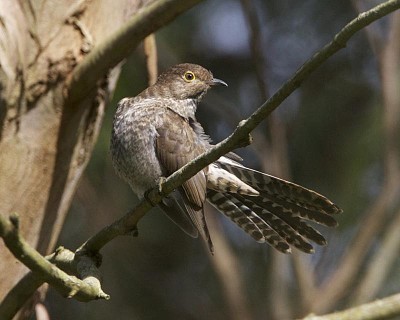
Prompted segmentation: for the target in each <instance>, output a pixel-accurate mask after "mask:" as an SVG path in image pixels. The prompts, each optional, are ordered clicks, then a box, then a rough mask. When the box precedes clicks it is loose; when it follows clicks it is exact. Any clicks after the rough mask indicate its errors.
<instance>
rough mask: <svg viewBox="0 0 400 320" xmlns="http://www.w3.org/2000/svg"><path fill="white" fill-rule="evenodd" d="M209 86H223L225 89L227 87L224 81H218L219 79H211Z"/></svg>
mask: <svg viewBox="0 0 400 320" xmlns="http://www.w3.org/2000/svg"><path fill="white" fill-rule="evenodd" d="M211 85H212V86H217V85H218V86H220V85H221V86H225V87H227V86H228V85H227V84H226V82H225V81H222V80H220V79H217V78H213V79H212V80H211Z"/></svg>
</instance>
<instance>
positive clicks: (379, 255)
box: [354, 13, 400, 303]
mask: <svg viewBox="0 0 400 320" xmlns="http://www.w3.org/2000/svg"><path fill="white" fill-rule="evenodd" d="M367 32H368V33H369V30H368V31H367ZM380 52H381V53H382V54H381V55H379V56H378V57H377V58H378V61H379V64H380V66H381V68H380V70H381V78H382V91H383V101H384V122H385V125H384V128H385V133H386V134H385V137H386V139H385V172H386V175H387V176H388V177H387V180H388V182H387V184H388V188H393V190H394V195H393V197H394V199H393V200H392V201H394V202H395V201H396V198H397V199H398V195H399V194H400V187H399V183H398V182H399V180H400V172H399V167H400V156H399V150H398V137H399V133H400V111H399V106H400V93H399V90H398V88H399V85H400V77H399V74H398V72H399V70H400V14H399V13H395V14H394V15H393V17H392V23H391V25H390V35H389V40H388V42H387V44H386V45H385V46H384V47H383V48H381V50H380ZM396 192H397V196H396ZM390 204H391V203H389V204H388V209H390ZM392 219H393V221H392V222H391V223H390V224H389V225H388V226H387V230H386V231H385V233H384V234H385V235H384V237H383V239H382V244H381V246H380V248H379V250H378V251H377V252H376V254H375V255H374V257H373V258H372V259H371V262H370V263H369V266H368V269H367V272H366V274H365V277H363V278H362V280H361V282H360V285H359V286H358V287H357V289H356V291H355V293H354V300H355V302H356V303H363V302H365V301H368V300H369V299H371V298H373V297H375V296H376V294H377V293H378V291H379V288H380V287H381V286H382V283H383V282H384V280H385V279H386V277H387V275H388V273H389V271H390V270H391V268H392V266H393V265H394V263H395V260H396V258H397V256H398V252H399V248H400V233H399V228H400V211H397V213H396V214H395V216H393V217H392Z"/></svg>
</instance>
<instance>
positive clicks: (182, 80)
mask: <svg viewBox="0 0 400 320" xmlns="http://www.w3.org/2000/svg"><path fill="white" fill-rule="evenodd" d="M215 85H223V86H227V84H226V83H225V82H224V81H222V80H219V79H216V78H214V77H213V75H212V73H211V72H210V71H208V70H207V69H205V68H203V67H202V66H199V65H197V64H191V63H182V64H178V65H175V66H173V67H171V68H169V69H168V70H166V71H165V72H163V73H162V74H161V75H160V76H159V77H158V80H157V82H156V86H161V87H163V88H164V89H165V91H164V92H163V94H164V96H166V95H168V96H169V97H170V98H174V99H179V100H183V99H194V100H197V101H198V100H200V99H201V97H202V96H203V95H204V94H205V93H206V92H207V90H208V89H210V88H211V87H212V86H215Z"/></svg>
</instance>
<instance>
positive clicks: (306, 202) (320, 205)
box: [217, 157, 342, 226]
mask: <svg viewBox="0 0 400 320" xmlns="http://www.w3.org/2000/svg"><path fill="white" fill-rule="evenodd" d="M217 163H218V164H219V165H220V166H221V167H222V168H223V169H225V170H227V171H228V172H230V173H232V174H234V175H235V176H237V177H238V178H239V179H240V180H242V181H243V182H245V183H247V184H249V185H250V186H251V187H253V188H254V189H256V190H257V191H259V192H260V193H262V194H263V196H268V195H269V196H270V197H271V196H272V197H273V199H274V201H275V199H277V201H280V202H281V203H280V204H281V205H283V204H284V203H285V206H287V207H288V210H291V208H292V207H296V208H297V209H296V210H300V209H299V208H302V209H304V210H308V211H312V212H314V213H318V214H325V215H335V214H338V213H341V212H342V210H341V209H340V208H339V207H338V206H336V205H335V204H334V203H333V202H332V201H330V200H329V199H327V198H326V197H324V196H323V195H321V194H319V193H317V192H315V191H312V190H309V189H307V188H304V187H302V186H300V185H298V184H295V183H293V182H289V181H286V180H283V179H280V178H277V177H274V176H271V175H268V174H265V173H262V172H259V171H256V170H253V169H250V168H246V167H244V166H242V165H241V164H240V163H237V162H235V161H233V160H230V159H228V158H226V157H221V158H220V159H219V160H218V162H217ZM299 214H300V213H299ZM310 217H315V215H314V216H313V215H312V214H311V216H310ZM332 219H333V218H332ZM332 219H330V222H328V224H327V225H329V226H331V225H332V224H333V220H334V219H333V220H332ZM310 220H312V221H315V219H314V218H310ZM322 220H323V219H322ZM316 222H318V221H316ZM329 223H331V224H329ZM323 224H324V223H323Z"/></svg>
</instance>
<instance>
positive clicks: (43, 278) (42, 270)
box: [0, 215, 110, 319]
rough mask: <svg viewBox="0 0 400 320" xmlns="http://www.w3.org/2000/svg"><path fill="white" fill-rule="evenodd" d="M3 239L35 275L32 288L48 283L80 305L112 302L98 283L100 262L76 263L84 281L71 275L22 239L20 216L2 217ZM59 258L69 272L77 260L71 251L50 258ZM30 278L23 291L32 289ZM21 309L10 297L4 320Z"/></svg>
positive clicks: (1, 313) (0, 310) (1, 314)
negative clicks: (104, 301)
mask: <svg viewBox="0 0 400 320" xmlns="http://www.w3.org/2000/svg"><path fill="white" fill-rule="evenodd" d="M0 236H1V237H2V238H3V240H4V242H5V244H6V246H7V247H8V249H9V250H10V251H11V252H12V254H13V255H14V256H15V257H16V258H17V259H18V260H20V261H21V262H22V263H23V264H24V265H26V266H27V267H28V268H29V269H30V270H32V272H33V273H34V274H33V278H32V280H33V284H32V286H30V287H31V288H33V287H39V286H40V285H41V284H42V283H43V282H47V283H49V284H50V285H51V286H52V287H54V288H55V289H56V290H57V291H58V292H60V293H61V294H62V295H63V296H66V297H68V298H72V297H73V298H75V299H77V300H79V301H91V300H94V299H106V300H108V299H109V298H110V297H109V295H107V294H105V293H104V292H103V291H102V290H101V287H100V281H99V280H98V279H99V278H100V274H99V271H98V269H97V267H96V266H95V263H96V262H93V261H92V260H90V258H89V257H82V259H81V260H77V261H76V262H75V264H74V266H75V268H76V270H77V272H76V273H77V274H80V276H81V277H82V279H83V280H80V279H78V278H77V277H75V276H70V275H68V274H67V273H65V272H64V271H62V270H61V269H59V268H58V267H57V266H56V265H54V264H53V263H51V262H50V261H48V260H47V259H46V258H44V257H43V256H42V255H41V254H40V253H39V252H37V251H36V250H35V249H34V248H32V247H31V246H30V245H29V244H28V243H27V242H26V241H25V240H24V239H23V238H22V237H21V235H20V234H19V220H18V216H16V215H11V216H10V218H9V219H7V218H5V217H4V216H0ZM61 251H63V250H61ZM61 253H62V254H61ZM56 256H58V257H57V260H58V261H59V263H60V265H64V266H67V268H68V269H70V268H71V266H72V261H74V260H75V259H74V258H75V257H74V254H73V253H72V252H71V251H67V252H65V251H63V252H55V253H54V254H53V255H51V256H50V259H55V258H56ZM27 278H28V279H29V278H30V277H29V276H26V277H24V278H23V279H22V281H20V283H22V284H23V285H24V286H23V289H26V288H27V286H28V283H27ZM22 284H21V286H22ZM11 292H12V293H13V295H16V296H18V292H15V291H13V290H12V291H11ZM17 306H18V305H17V303H16V301H13V299H11V297H10V296H9V295H7V297H6V298H5V299H4V301H2V304H1V305H0V319H11V318H12V317H13V315H14V314H15V312H16V311H18V308H17Z"/></svg>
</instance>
